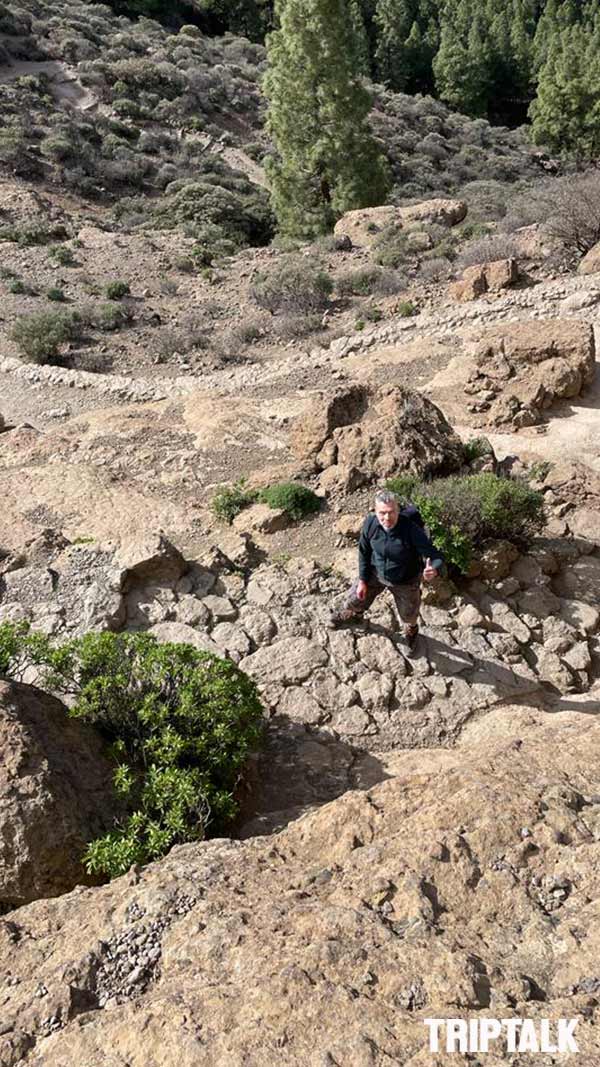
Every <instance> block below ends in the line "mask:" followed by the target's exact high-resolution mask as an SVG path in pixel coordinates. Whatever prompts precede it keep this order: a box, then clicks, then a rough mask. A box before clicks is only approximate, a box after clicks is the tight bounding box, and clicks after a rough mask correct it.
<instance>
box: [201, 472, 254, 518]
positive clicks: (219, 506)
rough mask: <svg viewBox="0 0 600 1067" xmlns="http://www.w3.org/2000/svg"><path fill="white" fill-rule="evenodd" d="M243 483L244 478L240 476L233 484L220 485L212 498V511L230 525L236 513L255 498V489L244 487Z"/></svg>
mask: <svg viewBox="0 0 600 1067" xmlns="http://www.w3.org/2000/svg"><path fill="white" fill-rule="evenodd" d="M244 485H245V480H244V478H240V480H239V481H238V482H235V483H234V484H233V485H221V486H219V488H218V489H217V491H216V493H215V495H214V496H213V498H212V505H211V506H212V510H213V512H214V513H215V515H216V516H217V518H218V519H223V521H224V522H227V523H229V525H230V526H231V523H232V522H233V520H234V519H235V517H236V515H239V513H240V511H242V510H243V509H244V508H246V507H248V505H249V504H253V503H254V502H255V500H256V495H257V494H256V491H255V490H253V489H245V488H244Z"/></svg>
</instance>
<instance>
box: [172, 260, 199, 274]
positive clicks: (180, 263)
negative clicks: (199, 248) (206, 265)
mask: <svg viewBox="0 0 600 1067" xmlns="http://www.w3.org/2000/svg"><path fill="white" fill-rule="evenodd" d="M174 267H175V270H180V271H181V272H182V274H193V273H194V271H195V269H196V264H195V263H194V260H193V259H192V257H191V256H176V257H175V263H174Z"/></svg>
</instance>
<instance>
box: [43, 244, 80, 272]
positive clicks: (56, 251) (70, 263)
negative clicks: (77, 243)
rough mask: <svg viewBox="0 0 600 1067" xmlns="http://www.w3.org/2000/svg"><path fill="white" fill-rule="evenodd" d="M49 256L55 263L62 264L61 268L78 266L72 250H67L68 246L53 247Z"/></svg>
mask: <svg viewBox="0 0 600 1067" xmlns="http://www.w3.org/2000/svg"><path fill="white" fill-rule="evenodd" d="M49 255H51V256H52V259H53V260H54V261H55V263H60V265H61V267H74V266H76V263H75V256H74V255H73V252H72V251H71V249H70V248H67V247H66V245H53V246H52V248H50V249H49Z"/></svg>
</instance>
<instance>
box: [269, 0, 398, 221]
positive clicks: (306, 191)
mask: <svg viewBox="0 0 600 1067" xmlns="http://www.w3.org/2000/svg"><path fill="white" fill-rule="evenodd" d="M275 10H276V16H278V19H279V28H278V29H277V30H276V31H275V32H274V33H272V34H271V35H270V36H269V37H268V38H267V54H268V70H267V73H266V75H265V79H264V89H265V93H266V96H267V98H268V101H269V110H268V115H267V126H268V129H269V132H270V133H271V136H272V138H273V142H274V145H275V150H276V155H275V156H274V157H273V158H272V160H271V161H270V163H269V164H268V175H269V179H270V184H271V199H272V203H273V209H274V211H275V214H276V216H277V219H278V222H279V228H280V230H281V232H282V233H284V234H287V235H288V236H291V237H295V238H300V239H310V238H312V237H314V236H315V235H316V234H319V233H325V232H327V231H328V230H329V229H331V227H332V226H333V224H334V223H335V220H336V219H337V218H339V216H340V215H342V214H343V213H344V211H348V210H351V209H353V208H359V207H370V206H374V205H376V204H381V203H383V201H384V200H385V195H386V192H387V181H388V175H387V167H386V164H385V162H384V160H383V158H382V156H381V154H380V153H379V150H378V148H377V145H376V143H375V141H374V139H373V137H372V134H371V132H370V130H369V125H368V115H369V111H370V108H371V96H370V94H369V93H368V91H367V90H366V88H365V87H364V85H363V83H362V81H361V79H360V77H359V76H358V74H357V70H356V54H357V46H356V41H355V38H354V35H353V33H352V19H351V17H350V13H349V9H348V3H347V0H277V2H276V9H275Z"/></svg>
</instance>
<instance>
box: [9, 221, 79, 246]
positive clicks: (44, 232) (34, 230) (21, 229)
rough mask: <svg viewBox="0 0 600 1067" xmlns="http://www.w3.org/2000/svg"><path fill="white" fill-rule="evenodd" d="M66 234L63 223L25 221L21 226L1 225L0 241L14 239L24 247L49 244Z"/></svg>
mask: <svg viewBox="0 0 600 1067" xmlns="http://www.w3.org/2000/svg"><path fill="white" fill-rule="evenodd" d="M66 236H67V232H66V230H65V227H64V226H63V225H62V224H61V223H57V224H55V225H50V224H49V223H47V222H25V223H22V224H21V225H19V226H9V225H6V226H0V241H14V242H15V243H16V244H18V245H21V247H23V248H30V247H33V246H34V245H47V244H49V243H50V242H51V241H55V240H56V239H57V238H60V237H66Z"/></svg>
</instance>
